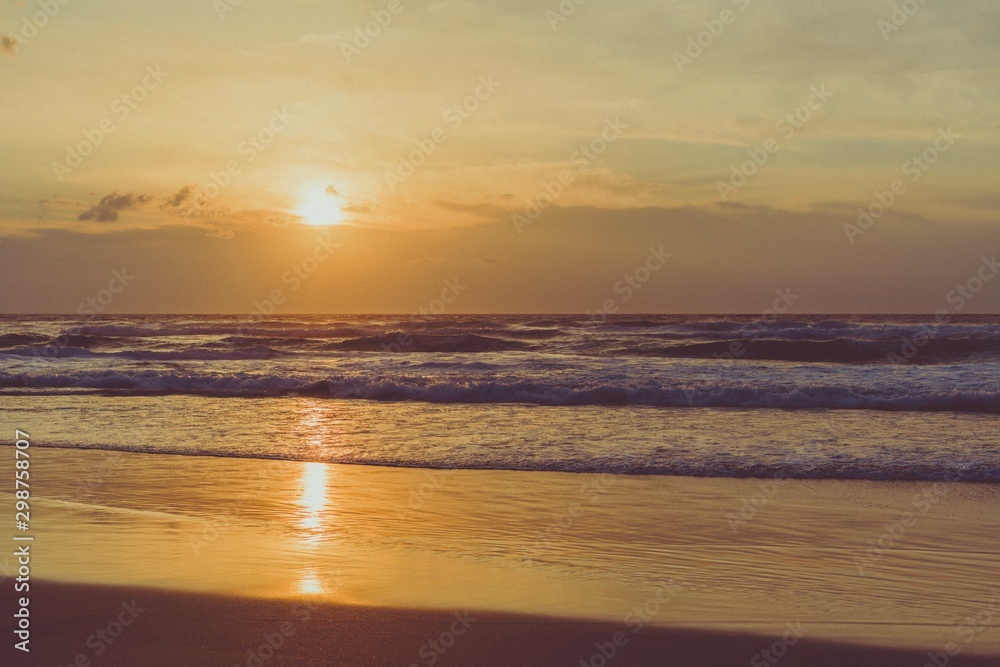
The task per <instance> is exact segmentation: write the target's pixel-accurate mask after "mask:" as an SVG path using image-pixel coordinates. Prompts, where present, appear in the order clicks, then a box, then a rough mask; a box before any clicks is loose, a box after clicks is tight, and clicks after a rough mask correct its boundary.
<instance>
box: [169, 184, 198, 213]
mask: <svg viewBox="0 0 1000 667" xmlns="http://www.w3.org/2000/svg"><path fill="white" fill-rule="evenodd" d="M193 195H194V186H193V185H185V186H184V187H183V188H181V189H180V190H178V191H177V194H175V195H173V196H172V197H168V198H167V199H164V200H163V205H164V206H166V207H167V208H180V206H181V205H182V204H184V203H185V202H187V201H189V200H190V199H191V197H192V196H193Z"/></svg>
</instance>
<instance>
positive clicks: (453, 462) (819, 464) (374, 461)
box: [32, 442, 1000, 484]
mask: <svg viewBox="0 0 1000 667" xmlns="http://www.w3.org/2000/svg"><path fill="white" fill-rule="evenodd" d="M32 446H33V447H43V448H49V449H86V450H98V451H112V452H132V453H137V454H162V455H172V456H196V457H197V456H211V457H221V458H236V459H262V460H281V461H309V462H321V463H336V464H343V465H370V466H386V467H396V468H424V469H426V468H430V469H439V470H526V471H538V472H570V473H611V474H623V475H664V476H666V475H671V476H686V477H730V478H743V479H745V478H758V479H763V480H767V481H768V483H778V484H780V483H781V482H782V480H792V479H856V480H879V481H948V482H959V481H960V482H987V483H1000V468H997V467H996V466H993V465H990V464H986V463H971V462H970V463H961V464H957V463H956V464H952V465H942V464H940V463H920V462H914V461H908V462H907V463H906V464H905V465H898V464H895V463H878V462H875V461H864V462H860V461H852V462H839V461H835V460H823V461H808V462H806V461H793V460H785V461H781V462H749V461H737V460H719V459H711V460H708V459H703V458H698V457H690V458H684V457H676V456H670V457H663V458H659V459H650V458H635V457H622V458H614V457H577V458H563V459H558V460H544V459H542V460H539V459H537V458H535V457H531V456H521V455H519V454H518V450H517V449H505V450H502V451H496V450H494V451H491V452H482V451H480V452H476V453H475V454H470V455H469V456H465V457H462V458H460V459H456V458H454V457H452V458H449V459H448V461H447V462H443V461H427V460H425V459H422V458H420V457H416V456H413V457H411V456H407V455H406V454H398V453H396V454H382V455H371V454H369V453H367V452H359V451H357V450H356V449H355V448H335V449H324V450H316V449H315V448H310V449H308V450H292V449H284V450H280V451H277V450H271V451H246V450H232V449H230V450H225V451H223V450H219V449H215V448H206V447H202V448H196V449H192V448H191V447H172V446H170V445H163V444H157V445H147V444H135V443H130V444H120V443H114V444H105V443H101V444H96V443H93V444H64V443H52V442H45V443H38V444H37V445H32Z"/></svg>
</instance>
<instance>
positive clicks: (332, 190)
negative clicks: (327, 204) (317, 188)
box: [325, 185, 340, 197]
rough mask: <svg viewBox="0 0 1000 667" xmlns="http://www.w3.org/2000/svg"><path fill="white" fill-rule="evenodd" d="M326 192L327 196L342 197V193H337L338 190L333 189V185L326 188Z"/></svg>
mask: <svg viewBox="0 0 1000 667" xmlns="http://www.w3.org/2000/svg"><path fill="white" fill-rule="evenodd" d="M325 192H326V194H328V195H333V196H334V197H338V196H339V195H340V193H338V192H337V188H335V187H333V186H332V185H328V186H326V190H325Z"/></svg>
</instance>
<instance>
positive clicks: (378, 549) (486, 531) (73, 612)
mask: <svg viewBox="0 0 1000 667" xmlns="http://www.w3.org/2000/svg"><path fill="white" fill-rule="evenodd" d="M32 483H33V486H32V532H33V534H34V537H35V540H34V542H33V546H32V548H33V558H32V564H31V566H32V582H33V583H32V586H33V589H32V596H33V597H32V605H34V606H33V607H32V614H33V623H34V624H35V625H34V627H35V632H36V633H37V634H33V641H34V639H37V640H38V642H37V644H36V645H37V646H38V647H39V649H38V653H35V655H33V656H32V658H33V659H38V656H39V655H44V656H45V664H71V662H70V661H72V660H73V659H74V657H75V655H76V654H77V653H79V652H83V653H85V654H88V655H90V659H92V660H93V664H95V665H97V664H194V665H199V664H223V665H232V664H247V660H248V659H249V658H248V656H247V653H246V652H247V650H249V649H250V648H254V647H259V646H260V642H262V641H264V633H273V632H275V631H280V624H281V621H282V620H287V621H289V622H293V623H294V622H295V614H296V610H295V609H296V608H295V605H296V604H302V603H303V602H305V601H308V602H309V603H310V604H314V605H317V606H318V607H319V610H318V611H316V612H315V613H316V614H317V616H316V617H315V618H316V622H315V623H313V622H312V621H310V623H309V624H302V625H301V629H298V628H299V626H298V625H295V626H294V627H295V628H297V629H296V630H295V633H296V634H294V639H295V641H294V642H293V641H291V640H292V636H290V637H289V641H288V643H287V645H285V643H284V642H282V648H281V650H280V651H278V652H277V653H276V654H275V655H274V656H273V658H270V659H269V660H267V661H262V664H264V665H268V664H357V665H381V664H397V665H404V666H409V665H411V664H415V665H425V664H426V665H429V664H432V663H431V660H430V658H431V657H433V655H432V654H431V653H427V651H432V649H431V648H425V652H424V655H421V654H420V650H421V648H422V647H424V646H425V644H426V643H427V642H428V641H430V640H431V639H433V638H434V637H438V636H440V635H441V633H442V632H446V631H448V628H449V627H450V624H451V623H452V622H454V621H455V618H454V616H453V614H454V613H462V612H466V611H467V612H468V613H470V614H472V615H473V616H474V617H476V618H477V619H479V620H477V622H476V623H475V624H474V625H473V626H472V627H470V628H469V631H468V633H467V634H466V633H463V634H464V635H465V636H464V638H463V640H462V641H458V640H456V641H455V645H454V650H451V649H449V650H448V651H446V652H445V654H442V655H438V656H437V659H436V660H434V661H433V664H439V665H440V664H456V665H490V664H498V665H500V664H510V665H531V664H537V665H558V664H567V665H579V664H580V662H579V661H580V660H581V659H583V660H584V663H583V664H584V665H587V664H593V665H594V666H595V667H596V666H597V665H600V664H601V657H602V656H600V654H599V653H598V650H599V648H598V646H597V645H598V644H599V643H603V644H604V645H605V647H606V648H607V646H608V644H607V642H609V641H610V642H612V643H613V638H614V636H615V633H616V632H622V633H623V635H622V638H623V639H627V641H625V642H624V644H623V645H622V646H621V647H619V648H620V650H616V651H615V653H616V657H615V658H614V660H613V662H609V664H616V665H617V664H636V665H674V664H676V665H716V664H718V665H730V664H732V665H747V664H752V663H751V661H752V660H753V659H754V658H755V656H758V655H759V656H761V658H762V659H764V660H765V662H764V663H762V664H770V663H768V662H767V660H766V657H765V656H764V655H763V653H762V652H763V651H764V650H766V649H771V650H774V651H777V652H781V653H782V654H785V653H787V655H783V657H781V661H780V664H783V665H785V664H787V665H792V664H802V665H824V664H850V665H869V664H870V665H895V664H900V665H902V664H906V665H913V666H914V667H921V666H922V665H924V664H925V663H927V662H928V661H929V660H930V658H929V657H928V653H934V654H938V653H940V652H942V651H945V650H946V649H947V647H948V646H949V644H952V643H954V648H957V649H959V653H958V655H957V656H955V657H950V658H949V664H952V665H954V664H991V662H990V660H992V664H997V661H998V659H1000V627H998V625H1000V592H998V583H997V582H1000V556H998V554H997V542H996V539H995V536H996V534H997V517H998V516H1000V487H998V486H997V485H991V484H965V483H938V484H933V483H910V482H892V483H884V482H846V481H796V480H753V479H721V478H719V479H716V478H683V477H659V476H620V475H591V474H569V473H545V472H541V473H540V472H513V471H479V470H465V471H454V470H452V471H430V470H419V469H400V468H381V467H373V466H351V465H336V464H321V463H301V462H289V461H265V460H257V459H232V458H215V457H191V456H170V455H153V454H136V453H111V452H106V451H87V450H68V449H46V448H44V447H37V448H34V449H33V453H32ZM0 495H4V494H0ZM6 495H10V494H6ZM5 497H6V496H5ZM9 532H10V530H9V529H7V531H6V533H9ZM7 539H8V541H9V539H10V538H9V536H8V537H7ZM4 558H6V560H4V559H0V568H3V573H4V574H8V575H9V574H10V573H11V570H10V566H11V561H10V558H9V557H6V556H5V557H4ZM43 582H44V583H43ZM2 585H5V586H7V585H10V582H9V581H7V582H5V583H3V584H2ZM10 597H11V596H6V595H5V596H4V600H5V602H4V604H11V603H10V602H9V599H10ZM133 598H135V600H136V604H137V605H138V606H140V607H143V608H144V609H146V610H148V611H145V612H143V613H142V614H140V615H139V617H138V618H137V620H136V622H135V624H134V625H131V626H129V628H128V630H127V632H123V634H122V637H121V639H122V641H121V642H120V643H118V644H116V645H115V646H114V647H113V648H114V652H112V651H111V649H110V648H109V649H108V650H107V651H106V652H105V653H104V654H103V655H101V656H95V655H93V653H94V652H95V650H96V649H94V648H88V647H87V645H86V641H87V638H88V637H89V636H90V635H91V634H93V633H94V632H95V631H96V630H97V629H98V628H101V627H106V626H107V624H108V623H109V622H113V621H114V619H115V618H117V615H118V614H120V613H123V612H124V611H126V610H124V609H123V608H122V607H121V604H122V602H126V603H129V602H130V601H131V600H132V599H133ZM147 601H148V602H147ZM300 609H301V608H300ZM4 614H5V617H6V618H10V615H9V614H7V613H6V612H4ZM636 628H641V630H640V631H639V632H634V630H635V629H636ZM486 629H488V630H489V631H488V632H487V631H485V630H486ZM473 630H474V631H473ZM799 635H801V636H799ZM255 642H256V644H255ZM775 646H777V648H776V649H775V648H774V647H775ZM608 650H610V649H608ZM43 651H44V652H45V653H42V652H43ZM33 653H34V652H33ZM192 655H200V656H205V658H204V661H200V660H201V658H192V657H191V656H192ZM241 655H242V656H243V658H242V660H241V658H240V656H241ZM770 655H771V657H773V658H774V657H777V655H776V654H774V653H772V654H770ZM140 656H141V659H140ZM592 656H596V657H595V658H594V660H593V661H591V657H592ZM973 658H976V659H977V660H978V659H979V658H989V659H988V660H986V662H982V661H980V662H976V661H975V660H973ZM151 660H159V661H160V662H151ZM310 660H313V662H310ZM25 664H37V663H34V662H30V663H25ZM250 664H251V665H254V664H256V663H255V662H253V661H252V660H251V661H250ZM258 667H260V666H258Z"/></svg>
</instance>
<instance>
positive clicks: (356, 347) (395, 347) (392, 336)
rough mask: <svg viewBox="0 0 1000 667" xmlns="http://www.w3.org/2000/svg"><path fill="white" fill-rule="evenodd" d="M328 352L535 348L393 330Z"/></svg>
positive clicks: (470, 337)
mask: <svg viewBox="0 0 1000 667" xmlns="http://www.w3.org/2000/svg"><path fill="white" fill-rule="evenodd" d="M324 347H325V349H328V350H348V351H352V352H500V351H507V350H528V349H531V347H532V346H531V345H530V344H527V343H522V342H521V341H514V340H505V339H503V338H496V337H492V336H482V335H480V334H472V333H463V334H444V335H437V334H413V333H407V332H405V331H393V332H390V333H385V334H381V335H378V336H363V337H361V338H349V339H347V340H343V341H338V342H335V343H328V344H327V345H325V346H324Z"/></svg>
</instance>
